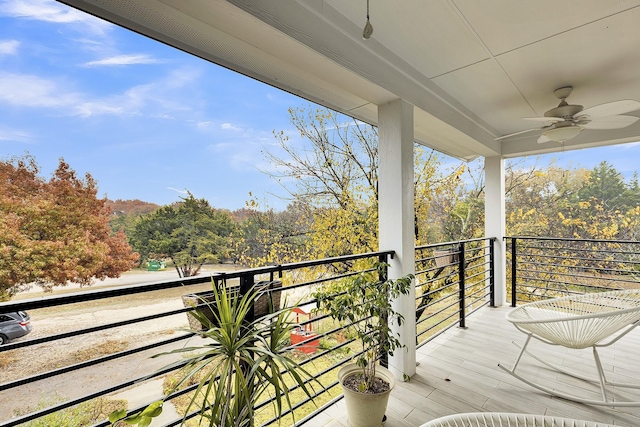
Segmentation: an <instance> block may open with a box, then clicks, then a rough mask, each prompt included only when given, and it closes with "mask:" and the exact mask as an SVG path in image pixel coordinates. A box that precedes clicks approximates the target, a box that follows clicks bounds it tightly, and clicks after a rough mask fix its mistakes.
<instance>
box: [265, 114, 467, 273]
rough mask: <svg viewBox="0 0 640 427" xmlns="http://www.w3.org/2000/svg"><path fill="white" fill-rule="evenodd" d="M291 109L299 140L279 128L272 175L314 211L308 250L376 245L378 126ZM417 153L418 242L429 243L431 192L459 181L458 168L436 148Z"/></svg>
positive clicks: (322, 253)
mask: <svg viewBox="0 0 640 427" xmlns="http://www.w3.org/2000/svg"><path fill="white" fill-rule="evenodd" d="M289 113H290V115H291V123H292V124H293V125H294V127H295V129H296V131H297V132H298V134H299V136H300V139H295V138H294V137H293V136H292V135H291V134H288V133H285V132H284V131H281V132H276V133H275V136H276V139H277V141H278V145H277V150H279V151H276V149H274V148H271V149H270V150H269V151H265V156H266V158H267V160H269V161H270V162H271V163H272V165H273V166H274V167H275V168H274V170H275V172H270V173H269V175H270V176H271V177H273V178H276V179H277V180H278V181H279V182H281V183H282V184H283V186H284V187H285V189H286V190H287V191H288V192H289V194H290V195H291V198H292V199H293V200H295V201H296V202H297V203H299V204H300V205H303V206H305V207H306V208H307V209H308V211H309V212H310V213H311V215H312V216H313V217H312V220H311V222H310V229H309V233H308V239H307V244H308V251H307V252H306V253H308V254H309V255H313V256H315V257H320V258H322V257H333V256H340V255H345V254H351V253H358V252H368V251H374V250H377V249H378V134H377V129H376V128H375V127H373V126H371V125H368V124H366V123H362V122H359V121H357V120H353V119H350V118H346V117H344V116H340V115H338V114H336V113H334V112H332V111H329V110H326V109H317V110H308V111H305V110H302V109H290V110H289ZM415 153H416V155H415V182H414V185H415V188H416V190H415V194H416V197H415V204H416V205H415V210H416V241H417V242H427V241H428V236H429V233H430V230H431V228H430V225H429V221H427V218H428V212H429V208H430V205H431V200H432V197H433V196H434V194H438V193H439V192H440V191H441V187H442V186H443V185H453V186H455V185H458V184H457V183H458V180H456V179H455V177H456V176H457V175H459V174H460V169H459V168H458V169H456V170H454V171H453V172H452V173H451V174H442V173H441V172H440V171H439V168H438V165H439V155H438V153H436V152H435V151H433V150H427V149H423V148H422V147H416V150H415ZM452 183H453V184H452ZM327 236H331V238H327ZM291 261H296V259H292V260H291Z"/></svg>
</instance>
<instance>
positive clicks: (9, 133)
mask: <svg viewBox="0 0 640 427" xmlns="http://www.w3.org/2000/svg"><path fill="white" fill-rule="evenodd" d="M30 140H31V134H30V133H29V132H26V131H23V130H18V129H11V128H8V127H5V126H2V125H0V141H16V142H25V143H26V142H29V141H30Z"/></svg>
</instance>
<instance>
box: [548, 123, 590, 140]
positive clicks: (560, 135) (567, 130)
mask: <svg viewBox="0 0 640 427" xmlns="http://www.w3.org/2000/svg"><path fill="white" fill-rule="evenodd" d="M580 131H582V127H580V126H575V125H573V126H562V127H556V128H554V129H549V130H548V131H546V132H543V133H542V134H543V135H544V136H546V137H547V138H549V139H550V140H552V141H556V142H565V141H568V140H570V139H571V138H575V137H576V136H578V134H579V133H580Z"/></svg>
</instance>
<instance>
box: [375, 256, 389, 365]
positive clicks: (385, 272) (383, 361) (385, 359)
mask: <svg viewBox="0 0 640 427" xmlns="http://www.w3.org/2000/svg"><path fill="white" fill-rule="evenodd" d="M387 261H388V260H387V256H386V255H380V256H379V257H378V262H380V263H383V264H384V268H383V269H381V270H380V275H379V276H378V280H379V281H381V282H384V281H385V280H387V279H388V278H389V264H388V262H387ZM387 298H389V295H387ZM380 321H381V322H384V323H385V324H387V325H388V324H389V318H388V317H387V316H384V317H382V318H381V319H380ZM380 366H382V367H383V368H388V367H389V353H388V352H386V351H385V352H384V353H382V354H381V355H380Z"/></svg>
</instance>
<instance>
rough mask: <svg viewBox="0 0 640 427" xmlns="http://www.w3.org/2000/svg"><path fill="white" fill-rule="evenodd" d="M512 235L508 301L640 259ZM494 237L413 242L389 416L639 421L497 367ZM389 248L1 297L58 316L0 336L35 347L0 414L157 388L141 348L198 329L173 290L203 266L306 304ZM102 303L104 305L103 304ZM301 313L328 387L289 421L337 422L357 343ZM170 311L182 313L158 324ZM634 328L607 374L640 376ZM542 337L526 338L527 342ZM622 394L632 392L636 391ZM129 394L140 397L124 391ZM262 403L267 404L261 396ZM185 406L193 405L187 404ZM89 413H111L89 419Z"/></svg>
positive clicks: (506, 350) (568, 361)
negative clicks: (340, 378) (405, 326)
mask: <svg viewBox="0 0 640 427" xmlns="http://www.w3.org/2000/svg"><path fill="white" fill-rule="evenodd" d="M508 240H509V241H508V242H507V247H508V248H510V252H509V253H508V254H507V258H508V260H509V263H508V268H507V273H509V274H510V277H508V285H509V288H510V290H509V292H508V294H509V295H510V296H511V299H512V300H513V301H515V302H516V303H520V302H526V301H532V300H534V299H537V298H548V297H553V296H560V295H565V294H567V293H576V292H592V291H600V290H603V289H612V288H616V287H622V286H627V287H635V286H636V283H637V282H636V280H635V279H634V277H635V276H634V273H635V270H636V268H637V266H638V264H639V262H638V254H637V252H636V249H635V248H636V247H637V246H636V245H637V244H638V243H636V242H610V241H584V240H570V239H530V238H526V239H525V238H510V239H508ZM494 244H495V242H494V240H493V239H475V240H468V241H459V242H449V243H443V244H438V245H427V246H422V247H417V248H415V267H414V269H415V273H416V285H415V291H416V292H415V294H416V296H415V298H416V300H415V318H416V333H415V336H411V337H404V339H405V341H415V342H416V343H417V350H416V360H417V362H418V366H417V369H416V370H417V372H416V374H415V375H414V376H413V377H412V378H411V381H409V382H399V383H398V384H397V386H396V389H394V391H393V394H392V399H391V401H390V406H389V408H388V411H387V417H388V420H387V422H386V424H385V425H386V426H387V427H388V426H413V425H420V424H422V423H424V422H426V421H428V420H430V419H433V418H435V417H438V416H442V415H446V414H451V413H456V412H471V411H499V412H500V411H502V412H525V413H536V414H547V415H561V416H567V417H573V418H582V419H589V420H595V421H601V422H605V423H610V424H615V425H627V426H634V425H640V409H638V408H609V407H592V406H588V405H581V404H576V403H573V402H569V401H565V400H562V399H557V398H550V397H549V396H547V395H544V394H542V393H539V392H537V391H535V390H534V389H532V388H530V387H528V386H527V385H525V384H523V383H521V382H520V381H518V380H517V379H515V378H513V377H511V376H510V375H508V374H506V373H505V372H504V371H502V370H500V369H499V368H498V367H497V364H498V363H499V362H500V363H506V364H511V363H512V361H513V359H514V358H515V355H516V354H517V352H518V348H517V347H516V346H514V345H513V344H511V342H512V341H520V342H522V341H523V337H524V335H523V334H522V333H520V332H518V331H517V330H516V329H515V328H514V327H513V326H512V325H511V324H509V323H508V322H506V321H505V318H504V316H505V313H506V311H507V310H508V307H497V308H494V307H492V306H494V305H496V301H495V300H494V298H495V295H496V292H495V286H496V284H495V283H494V278H495V276H496V275H495V274H494V273H495V271H494V253H493V248H494ZM392 256H393V253H392V252H376V253H370V254H358V255H352V256H345V257H338V258H332V259H325V260H317V261H307V262H301V263H295V264H286V265H277V266H268V267H263V268H258V269H252V270H243V271H237V272H232V273H224V274H223V273H219V274H213V275H211V276H208V277H207V276H202V277H194V278H187V279H181V280H175V281H163V282H153V283H145V284H140V285H133V286H121V287H114V288H109V289H94V290H90V291H85V292H77V293H71V294H66V295H60V296H51V297H47V298H41V299H31V300H23V301H16V302H10V303H2V304H0V311H14V310H27V311H29V313H30V314H31V315H32V318H33V321H34V324H35V325H36V328H38V323H37V322H38V321H40V320H39V319H44V318H48V319H49V322H53V325H56V323H55V322H58V325H59V327H58V328H55V327H54V328H49V330H50V331H51V332H49V333H47V334H44V335H39V336H33V337H31V336H27V337H26V338H25V339H21V340H16V341H15V342H12V343H10V344H8V345H5V346H2V347H0V360H4V361H5V362H4V363H5V364H7V365H10V363H11V360H12V359H15V358H21V359H27V360H31V361H32V363H30V364H29V365H30V367H29V369H28V370H27V371H25V372H22V373H16V372H15V370H5V369H3V371H4V373H5V381H4V382H3V383H2V384H0V407H1V408H0V414H2V416H1V418H0V426H5V427H6V426H15V425H24V424H26V423H28V422H30V421H33V420H40V421H41V422H45V423H46V421H45V420H47V418H45V417H50V416H52V414H55V413H59V411H62V410H65V409H66V408H71V407H73V406H75V405H77V404H82V402H87V401H94V399H97V398H101V397H108V398H114V397H122V396H127V400H128V401H129V405H130V409H132V410H135V409H136V408H139V407H143V406H144V405H146V404H147V403H149V402H151V401H153V400H155V399H157V398H158V397H160V394H161V389H162V386H161V382H162V380H161V378H162V377H163V376H164V375H166V374H168V373H169V374H170V371H169V370H165V371H158V369H159V368H161V367H163V366H165V365H166V364H167V363H169V361H170V360H165V359H162V358H158V359H150V358H149V357H150V356H151V355H153V354H156V353H159V352H161V351H166V350H167V349H171V348H175V347H176V346H182V345H185V344H186V343H189V342H196V343H197V342H198V341H199V340H202V338H200V337H198V336H197V335H196V334H193V333H187V332H184V331H180V330H179V328H180V327H186V326H187V322H188V317H187V313H188V312H189V311H190V310H192V309H193V307H190V306H185V305H184V304H183V303H182V299H181V296H182V295H184V294H189V293H193V292H199V291H202V290H204V289H206V288H207V287H210V286H211V281H212V280H213V281H217V282H221V281H225V282H226V283H227V284H231V285H237V286H239V291H240V292H245V291H246V290H247V289H248V288H249V287H250V286H251V285H252V284H253V283H255V282H258V281H274V280H281V281H283V283H284V284H285V286H284V288H282V289H281V290H277V289H275V290H271V291H269V292H270V293H271V294H272V296H274V295H275V294H274V292H280V291H281V292H282V295H281V297H282V300H283V301H284V300H285V298H284V297H285V296H288V297H289V298H288V299H287V301H288V306H291V305H292V303H294V302H295V303H296V305H297V306H298V307H301V308H304V310H302V311H303V312H311V309H312V308H313V305H314V301H313V298H312V297H311V293H312V291H313V290H314V289H317V288H318V287H322V286H325V285H327V284H330V283H334V282H337V281H340V280H342V279H344V278H345V277H349V276H351V275H354V274H357V273H358V272H361V271H365V270H367V269H370V268H371V267H370V266H371V265H372V263H374V262H376V261H378V260H383V261H384V260H387V259H389V257H392ZM460 272H462V274H461V273H460ZM509 274H507V276H509ZM136 299H141V300H143V301H145V304H146V306H145V308H144V309H142V310H140V309H138V310H133V314H131V313H132V311H131V310H128V311H127V310H124V311H120V310H122V306H123V305H124V306H127V303H129V305H131V304H132V301H134V300H136ZM159 300H163V301H165V303H162V304H161V303H159V302H158V301H159ZM498 304H499V302H498ZM134 306H135V307H139V305H136V304H134ZM129 308H130V307H129ZM52 312H55V315H52V314H51V313H52ZM75 313H84V314H85V315H84V316H83V319H85V323H82V324H68V325H65V324H64V320H65V319H67V320H69V319H74V317H73V315H74V314H75ZM98 313H103V314H104V313H107V316H99V315H98ZM125 313H129V314H125ZM405 317H407V313H405ZM50 324H51V323H50ZM299 324H300V327H301V329H311V330H313V332H314V335H313V336H310V337H309V338H308V339H302V340H298V341H297V342H296V343H294V344H292V347H297V348H298V349H302V348H305V349H306V350H307V351H301V360H302V363H304V364H306V366H307V367H311V366H315V368H314V369H315V372H316V376H317V378H318V379H319V380H320V381H321V382H322V383H323V385H324V387H325V389H324V390H322V389H318V390H317V395H316V396H314V399H313V400H314V401H315V403H316V405H317V406H314V405H312V404H311V403H310V402H308V399H306V400H305V399H301V400H300V401H299V402H296V408H297V409H296V414H297V417H296V418H297V421H298V423H299V424H302V425H308V426H324V425H332V426H342V425H346V416H345V411H344V408H343V402H342V401H341V396H340V390H339V386H338V384H337V381H336V375H335V371H336V370H337V369H338V368H339V367H340V366H341V365H343V364H345V363H347V362H348V361H349V359H350V358H351V356H352V355H353V354H354V353H353V350H352V351H351V352H347V351H346V349H347V348H350V347H351V346H352V345H353V344H354V343H353V339H352V338H350V337H349V334H348V333H346V332H345V331H344V328H343V326H340V325H336V324H333V323H332V322H331V321H330V320H329V319H327V318H326V316H323V315H322V314H317V315H314V316H310V317H301V318H300V319H299ZM162 325H165V326H164V327H163V326H162ZM166 325H177V326H175V327H174V326H171V327H170V328H168V329H167V327H166ZM132 328H135V329H136V330H137V331H138V332H139V334H138V335H135V337H136V338H135V339H132V342H127V343H125V344H122V346H120V347H119V346H118V344H117V341H118V338H121V339H122V340H123V341H126V336H127V334H129V333H131V329H132ZM145 331H147V332H145ZM639 333H640V332H637V333H636V332H632V334H630V335H629V336H627V337H625V338H624V339H623V340H621V341H620V342H618V343H616V345H615V346H612V347H610V348H605V349H604V350H603V351H602V353H601V354H602V357H603V361H604V364H605V369H606V370H607V372H609V373H611V375H612V376H613V377H615V378H614V379H618V380H621V381H624V380H625V379H627V382H629V381H633V379H639V378H640V368H638V367H637V366H636V365H637V364H635V363H634V359H633V357H632V356H633V355H634V354H635V353H637V348H638V347H637V346H638V344H639V343H640V341H639V340H640V335H639ZM96 337H97V340H98V341H100V340H102V341H104V342H105V343H109V344H110V346H111V348H107V349H101V350H98V349H96V351H95V352H94V354H90V355H89V356H87V357H84V358H78V354H77V352H76V353H73V354H69V355H68V356H69V357H68V358H67V359H65V360H63V361H59V363H58V365H56V366H48V367H46V368H45V367H44V366H42V367H40V366H38V363H39V361H38V360H39V359H38V354H42V353H43V352H59V351H64V349H65V347H67V346H69V345H71V344H70V343H78V342H82V341H86V342H89V341H91V340H94V341H95V339H96ZM535 345H537V346H538V348H539V350H540V351H541V352H543V353H544V354H546V355H548V356H549V357H550V358H551V359H552V360H554V361H555V362H556V363H559V364H561V365H563V366H567V367H572V366H573V367H581V366H583V362H584V361H585V360H587V361H589V360H590V354H589V353H588V351H586V352H585V353H584V354H583V353H582V352H580V351H575V350H571V351H567V350H565V349H552V350H549V346H544V345H539V343H536V344H535ZM538 348H535V347H534V351H535V350H537V349H538ZM309 349H311V351H308V350H309ZM302 353H304V354H302ZM382 363H386V362H385V361H384V360H383V361H382ZM7 365H5V367H6V366H7ZM522 368H523V369H526V371H525V372H527V373H530V374H531V375H534V376H536V377H537V378H539V379H540V380H541V381H542V382H544V383H546V384H548V385H553V384H556V383H557V382H558V381H561V382H563V383H565V382H567V383H570V384H573V385H576V383H575V380H568V379H565V378H561V377H558V376H557V375H556V374H555V373H552V372H551V371H549V370H547V369H544V368H541V367H540V366H538V365H534V364H533V363H531V364H525V365H522ZM577 385H579V386H580V387H581V388H583V385H580V384H577ZM132 390H133V391H132ZM188 391H189V390H185V391H184V392H183V393H186V392H188ZM597 391H598V390H591V389H588V388H586V386H584V391H583V392H584V393H585V395H586V396H590V395H591V394H592V393H594V392H597ZM122 393H125V394H122ZM144 393H148V394H144ZM143 394H144V395H143ZM629 394H631V395H633V394H636V395H640V392H634V391H631V392H629ZM132 395H133V396H134V397H140V399H139V400H136V399H132V398H131V396H132ZM174 397H179V396H178V395H177V394H176V396H174ZM636 400H638V399H636ZM258 406H264V407H265V408H268V402H262V403H261V404H259V405H258ZM18 408H19V409H20V410H19V411H18V412H15V410H16V409H18ZM27 408H29V409H28V410H27ZM165 412H167V415H168V416H169V418H168V419H167V420H165V421H162V423H160V424H153V425H164V426H173V425H179V424H180V422H181V416H179V415H178V414H173V418H171V413H170V411H165ZM189 416H190V417H191V418H193V417H195V416H196V414H190V415H189ZM277 421H278V420H276V419H274V418H273V417H270V416H269V413H268V410H267V409H265V411H264V414H262V415H261V418H260V419H259V420H257V422H256V425H276V424H277ZM289 424H290V420H289V419H285V420H284V422H283V425H289ZM93 425H95V426H107V425H109V423H108V422H106V421H97V422H95V423H94V424H93Z"/></svg>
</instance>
